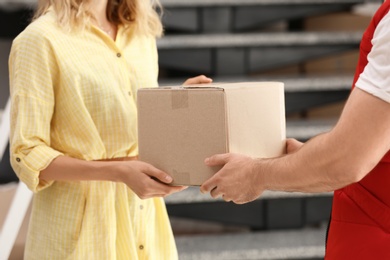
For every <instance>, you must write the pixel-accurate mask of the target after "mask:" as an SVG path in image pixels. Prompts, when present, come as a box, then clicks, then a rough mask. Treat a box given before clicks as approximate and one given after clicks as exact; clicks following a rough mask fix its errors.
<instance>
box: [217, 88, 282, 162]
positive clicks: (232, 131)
mask: <svg viewBox="0 0 390 260" xmlns="http://www.w3.org/2000/svg"><path fill="white" fill-rule="evenodd" d="M224 89H225V94H226V99H227V114H228V129H229V133H228V136H229V138H228V139H229V151H230V152H233V153H245V154H247V155H249V156H253V157H263V158H268V157H275V156H280V155H281V154H283V153H284V150H285V139H286V130H285V129H286V122H285V104H284V84H283V83H281V82H242V83H237V84H233V85H231V84H227V85H225V86H224Z"/></svg>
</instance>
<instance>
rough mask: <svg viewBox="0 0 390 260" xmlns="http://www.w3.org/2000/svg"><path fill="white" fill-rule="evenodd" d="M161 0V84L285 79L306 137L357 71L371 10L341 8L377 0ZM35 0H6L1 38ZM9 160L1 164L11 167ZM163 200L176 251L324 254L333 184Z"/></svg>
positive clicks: (330, 122) (296, 128) (296, 122)
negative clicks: (325, 189) (238, 197)
mask: <svg viewBox="0 0 390 260" xmlns="http://www.w3.org/2000/svg"><path fill="white" fill-rule="evenodd" d="M161 2H162V4H163V6H164V16H163V22H164V25H165V29H166V32H165V36H164V37H163V38H161V39H159V40H158V43H157V45H158V49H159V62H160V78H159V81H160V85H162V86H166V85H177V84H180V83H182V82H184V80H185V79H186V78H188V77H193V76H195V75H198V74H205V75H207V76H210V77H212V78H213V79H214V82H239V81H267V80H273V81H283V82H284V83H285V97H286V116H287V137H293V138H297V139H299V140H301V141H306V140H308V139H310V138H311V137H313V136H315V135H317V134H320V133H323V132H325V131H328V130H330V129H331V128H332V127H333V126H334V124H335V123H336V121H337V117H338V115H339V112H340V108H341V107H342V104H343V102H344V101H345V100H346V98H347V97H348V94H349V90H350V87H351V83H352V77H353V73H354V68H351V67H348V66H347V65H346V64H347V63H348V62H349V61H350V60H352V63H353V64H354V63H355V62H356V61H357V60H356V53H357V50H358V46H359V42H360V39H361V36H362V31H363V29H364V28H365V26H364V23H365V22H367V21H368V20H369V18H367V17H366V18H364V19H362V18H361V17H358V18H357V19H355V20H352V21H361V20H363V22H356V23H355V22H350V21H349V20H347V22H346V24H343V22H342V21H344V20H343V19H341V18H340V17H343V15H346V16H348V15H350V14H351V13H352V12H353V11H354V10H356V7H360V6H362V4H368V3H369V4H373V5H379V3H380V2H381V1H380V0H239V1H234V0H161ZM34 3H35V1H33V0H0V22H2V23H3V24H14V26H9V27H2V28H0V37H1V39H0V44H2V45H1V46H7V48H8V47H9V43H10V41H11V40H12V38H13V37H15V36H16V35H17V34H18V32H20V31H21V30H22V29H23V28H24V27H25V26H26V24H27V23H26V18H28V17H29V15H30V14H31V9H32V8H33V6H34ZM374 9H375V8H374ZM21 17H22V18H21ZM338 19H339V20H338ZM348 19H349V18H348ZM352 19H353V17H352ZM318 21H320V22H321V23H322V26H318ZM338 21H341V22H338ZM348 21H349V22H348ZM332 23H333V24H334V25H333V27H332V25H331V24H332ZM362 23H363V24H362ZM346 25H349V26H346ZM351 27H353V28H352V29H351ZM5 57H7V55H4V53H3V55H1V53H0V58H1V59H2V60H0V68H3V67H4V68H6V63H7V61H6V60H5ZM348 64H349V63H348ZM2 66H3V67H2ZM353 67H354V65H353ZM325 68H328V69H325ZM1 73H3V72H1ZM3 78H4V77H3ZM5 84H8V82H2V84H1V89H0V93H1V94H0V108H1V107H4V106H5V101H6V99H5V98H4V97H6V96H8V86H6V87H4V85H5ZM334 106H336V112H334V110H332V108H334ZM329 109H330V110H329ZM329 112H330V113H331V115H330V116H329V115H328V114H329ZM0 114H1V111H0ZM324 115H325V116H324ZM0 118H1V117H0ZM5 161H8V160H7V159H5V160H3V161H2V163H1V164H0V168H1V169H0V172H4V171H7V172H9V171H12V170H10V167H9V165H8V164H6V163H5ZM9 176H10V177H9V178H8V179H5V180H4V179H1V178H0V182H3V183H5V182H7V181H10V180H12V178H13V177H12V174H11V173H10V175H9ZM165 200H166V203H167V209H168V212H169V214H170V217H171V221H172V227H173V229H174V233H175V237H176V241H177V246H178V250H179V255H180V259H183V260H185V259H201V260H203V259H204V260H208V259H213V260H214V259H223V260H228V259H236V260H244V259H323V257H324V250H325V234H326V226H327V222H328V218H329V214H330V209H331V204H332V193H323V194H305V193H285V192H270V191H267V192H265V193H264V194H263V196H262V197H261V198H260V199H258V200H256V201H254V202H251V203H248V204H245V205H235V204H233V203H226V202H224V201H222V200H220V199H216V200H215V199H212V198H211V197H209V195H203V194H201V193H200V192H199V188H198V187H190V188H188V189H187V190H185V191H183V192H181V193H178V194H174V195H171V196H169V197H167V198H166V199H165Z"/></svg>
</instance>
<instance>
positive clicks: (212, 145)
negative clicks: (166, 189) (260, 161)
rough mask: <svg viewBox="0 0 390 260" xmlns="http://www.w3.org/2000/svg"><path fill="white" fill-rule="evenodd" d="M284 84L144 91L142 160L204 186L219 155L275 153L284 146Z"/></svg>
mask: <svg viewBox="0 0 390 260" xmlns="http://www.w3.org/2000/svg"><path fill="white" fill-rule="evenodd" d="M285 128H286V127H285V106H284V84H283V83H281V82H241V83H225V84H223V83H220V84H215V83H214V84H208V85H197V86H186V87H183V86H179V87H164V88H161V87H160V88H154V89H140V90H139V91H138V134H139V158H140V160H142V161H145V162H148V163H150V164H152V165H154V166H155V167H157V168H159V169H161V170H163V171H165V172H167V173H168V174H170V175H171V176H172V177H173V179H174V182H173V184H174V185H201V184H202V183H203V182H204V181H205V180H207V179H208V178H210V177H211V176H212V175H213V174H214V173H215V172H216V171H217V170H219V167H214V168H210V167H207V166H206V165H204V159H205V158H207V157H209V156H211V155H214V154H218V153H227V152H232V153H241V154H246V155H249V156H253V157H275V156H279V155H281V154H283V153H284V150H285V135H286V134H285Z"/></svg>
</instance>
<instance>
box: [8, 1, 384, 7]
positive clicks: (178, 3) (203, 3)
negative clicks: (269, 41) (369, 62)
mask: <svg viewBox="0 0 390 260" xmlns="http://www.w3.org/2000/svg"><path fill="white" fill-rule="evenodd" d="M9 1H12V0H9ZM366 2H380V0H371V1H367V0H240V1H236V0H161V3H162V5H163V6H164V7H203V6H245V5H251V6H253V5H293V4H294V5H305V4H362V3H366Z"/></svg>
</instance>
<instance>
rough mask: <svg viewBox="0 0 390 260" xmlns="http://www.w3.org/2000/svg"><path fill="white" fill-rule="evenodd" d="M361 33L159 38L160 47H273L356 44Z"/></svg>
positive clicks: (290, 33) (214, 35)
mask: <svg viewBox="0 0 390 260" xmlns="http://www.w3.org/2000/svg"><path fill="white" fill-rule="evenodd" d="M361 38H362V32H349V31H348V32H284V33H279V32H278V33H239V34H213V35H174V36H172V35H167V36H165V37H163V38H161V39H159V40H158V42H157V46H158V49H159V50H172V49H174V50H176V49H197V48H226V47H235V48H237V47H273V46H280V47H282V46H287V47H292V48H294V46H314V45H356V44H359V43H360V40H361Z"/></svg>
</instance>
